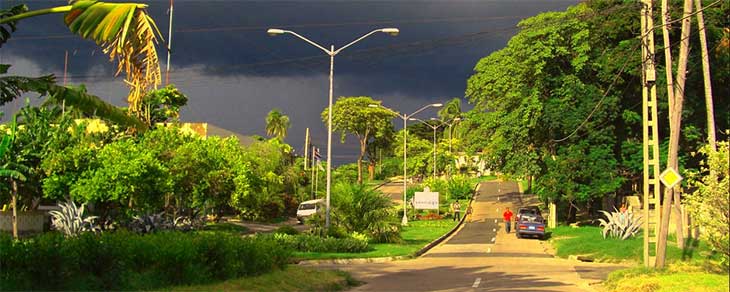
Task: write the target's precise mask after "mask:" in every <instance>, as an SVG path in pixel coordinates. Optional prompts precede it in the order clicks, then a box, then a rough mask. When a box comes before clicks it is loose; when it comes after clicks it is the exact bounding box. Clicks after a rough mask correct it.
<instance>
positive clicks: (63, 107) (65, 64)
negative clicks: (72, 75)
mask: <svg viewBox="0 0 730 292" xmlns="http://www.w3.org/2000/svg"><path fill="white" fill-rule="evenodd" d="M67 71H68V50H66V56H65V57H64V59H63V86H66V73H67ZM61 114H63V115H66V99H65V98H64V99H63V100H62V101H61Z"/></svg>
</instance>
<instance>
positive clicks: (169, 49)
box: [165, 0, 175, 85]
mask: <svg viewBox="0 0 730 292" xmlns="http://www.w3.org/2000/svg"><path fill="white" fill-rule="evenodd" d="M174 2H175V0H170V26H169V28H168V31H167V68H166V69H165V85H168V84H170V54H171V53H172V11H173V7H174V5H173V3H174Z"/></svg>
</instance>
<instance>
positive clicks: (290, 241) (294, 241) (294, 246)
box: [267, 233, 370, 253]
mask: <svg viewBox="0 0 730 292" xmlns="http://www.w3.org/2000/svg"><path fill="white" fill-rule="evenodd" d="M267 237H270V238H274V239H275V240H276V241H278V242H279V243H280V244H282V245H283V246H286V247H287V248H288V249H291V250H296V251H301V252H346V253H358V252H366V251H369V250H370V247H369V246H368V242H367V241H366V240H360V239H355V238H334V237H319V236H316V235H309V234H300V235H289V234H283V233H276V234H271V235H267Z"/></svg>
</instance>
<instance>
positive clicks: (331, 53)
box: [266, 28, 400, 229]
mask: <svg viewBox="0 0 730 292" xmlns="http://www.w3.org/2000/svg"><path fill="white" fill-rule="evenodd" d="M266 32H267V33H268V34H269V35H271V36H276V35H282V34H291V35H293V36H295V37H298V38H299V39H301V40H303V41H305V42H307V43H309V44H310V45H313V46H315V47H317V48H319V49H320V50H322V51H324V53H325V54H327V55H328V56H330V88H329V106H328V107H327V108H328V110H327V198H326V199H325V200H326V205H327V209H326V212H325V228H327V229H329V227H330V192H331V189H332V84H333V81H334V68H335V55H337V54H339V53H340V52H341V51H342V50H344V49H346V48H348V47H349V46H352V45H354V44H355V43H357V42H359V41H361V40H363V39H364V38H366V37H369V36H371V35H373V34H375V33H378V32H384V33H387V34H389V35H391V36H397V35H398V33H400V30H398V29H397V28H380V29H376V30H373V31H371V32H369V33H367V34H365V35H363V36H361V37H359V38H357V39H355V40H354V41H351V42H350V43H348V44H346V45H344V46H342V47H341V48H339V49H337V50H335V46H334V45H331V46H330V48H329V49H326V48H324V47H323V46H320V45H319V44H317V43H315V42H313V41H311V40H309V39H307V38H305V37H303V36H301V35H299V34H297V33H296V32H293V31H290V30H283V29H278V28H270V29H268V30H267V31H266Z"/></svg>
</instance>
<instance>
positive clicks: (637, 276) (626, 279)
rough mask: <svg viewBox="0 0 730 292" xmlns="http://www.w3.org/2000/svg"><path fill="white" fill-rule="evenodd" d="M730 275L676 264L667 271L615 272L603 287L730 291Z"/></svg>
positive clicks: (640, 268) (635, 269) (668, 290)
mask: <svg viewBox="0 0 730 292" xmlns="http://www.w3.org/2000/svg"><path fill="white" fill-rule="evenodd" d="M728 279H729V278H728V276H727V273H722V272H721V273H713V272H710V271H706V270H705V269H704V268H702V267H700V266H696V265H687V264H674V265H670V266H669V267H668V268H667V269H663V270H654V269H648V268H644V267H637V268H631V269H624V270H618V271H615V272H612V273H611V274H609V276H608V280H607V281H606V282H605V283H604V284H603V286H604V287H605V288H606V290H608V291H666V292H675V291H676V292H684V291H708V292H712V291H718V292H719V291H723V292H724V291H730V280H728Z"/></svg>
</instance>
